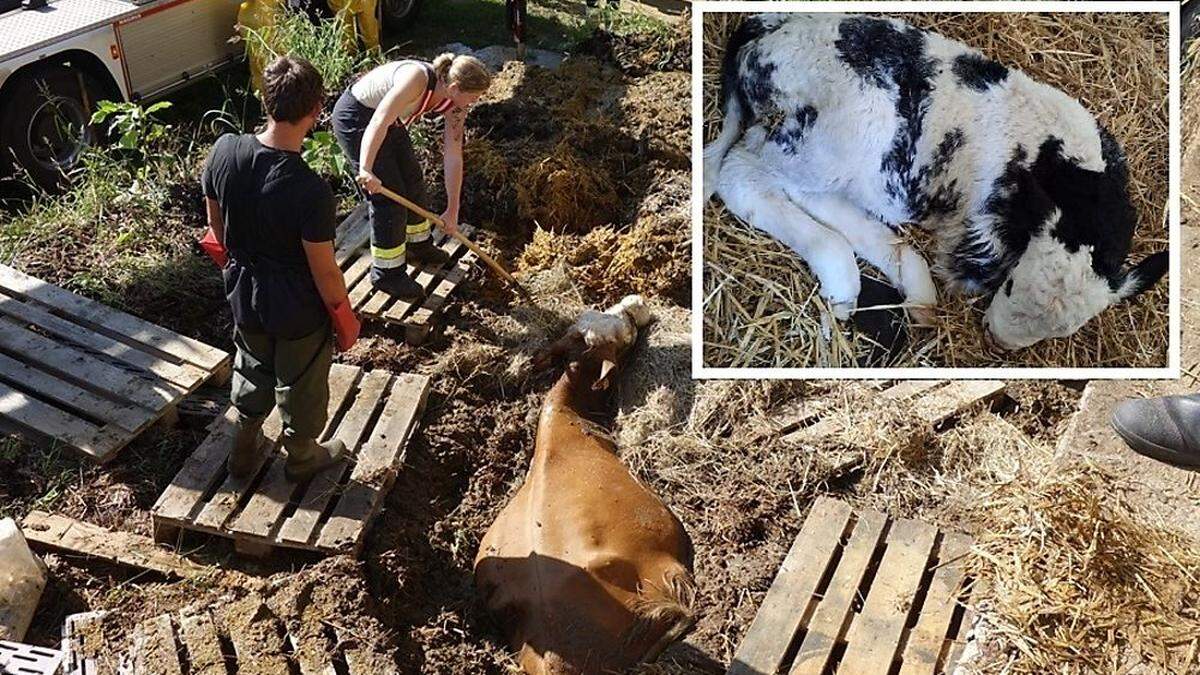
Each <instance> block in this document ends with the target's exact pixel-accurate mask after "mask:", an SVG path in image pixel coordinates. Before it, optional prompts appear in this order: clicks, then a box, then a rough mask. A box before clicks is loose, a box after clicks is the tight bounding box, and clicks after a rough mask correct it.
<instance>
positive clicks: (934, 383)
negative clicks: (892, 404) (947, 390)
mask: <svg viewBox="0 0 1200 675" xmlns="http://www.w3.org/2000/svg"><path fill="white" fill-rule="evenodd" d="M945 383H946V381H945V380H904V381H903V382H897V383H896V384H894V385H892V386H890V387H888V388H887V389H884V390H883V391H882V392H880V395H881V396H883V397H884V398H888V399H891V400H893V401H903V400H906V399H910V398H912V397H914V396H917V395H919V394H924V393H926V392H929V391H931V390H933V389H937V388H938V387H940V386H942V385H943V384H945Z"/></svg>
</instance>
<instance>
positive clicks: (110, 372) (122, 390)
mask: <svg viewBox="0 0 1200 675" xmlns="http://www.w3.org/2000/svg"><path fill="white" fill-rule="evenodd" d="M0 348H2V349H4V350H5V351H7V352H9V353H10V354H20V355H21V359H22V360H24V361H25V362H26V363H30V364H36V365H37V367H39V368H43V369H45V370H48V371H49V372H51V373H53V374H54V375H55V376H57V377H61V378H62V379H65V380H69V381H71V382H73V383H74V384H77V385H79V386H81V387H85V388H89V389H92V390H94V391H96V392H97V393H104V394H109V395H112V396H113V397H115V398H119V399H122V400H125V401H129V402H130V403H134V404H136V405H139V406H142V407H143V408H147V409H150V410H161V409H163V408H165V407H166V406H168V405H170V404H172V403H174V402H175V401H178V400H179V399H180V398H183V396H184V395H185V394H187V390H186V389H183V388H181V387H179V386H178V385H175V384H172V383H170V382H166V381H163V380H152V379H148V378H146V377H141V376H139V375H137V374H135V373H133V372H131V371H128V370H124V369H122V368H118V367H116V366H113V365H110V364H107V363H104V362H102V361H99V360H97V359H96V358H94V357H92V356H90V355H89V354H87V353H85V352H81V351H79V350H77V349H75V348H73V347H70V346H68V345H65V344H63V343H61V342H55V341H54V340H51V339H50V338H47V337H44V336H42V335H38V334H37V333H34V332H33V331H30V330H26V329H25V328H22V327H21V326H18V325H17V324H14V323H11V322H9V321H0Z"/></svg>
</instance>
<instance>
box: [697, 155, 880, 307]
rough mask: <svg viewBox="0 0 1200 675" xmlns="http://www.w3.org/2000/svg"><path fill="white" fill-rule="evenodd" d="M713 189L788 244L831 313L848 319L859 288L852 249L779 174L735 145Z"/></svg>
mask: <svg viewBox="0 0 1200 675" xmlns="http://www.w3.org/2000/svg"><path fill="white" fill-rule="evenodd" d="M717 194H719V195H720V196H721V199H722V200H723V201H724V202H725V206H726V208H728V209H729V210H730V211H732V212H733V213H734V214H735V215H737V216H738V217H739V218H741V219H742V220H744V221H746V222H747V223H750V224H751V225H753V226H754V227H757V228H758V229H760V230H762V231H764V232H766V233H767V234H770V235H771V236H773V237H775V238H776V239H778V240H779V241H781V242H783V243H784V244H786V245H787V246H788V247H790V248H791V249H792V250H793V251H795V252H796V253H799V254H800V257H801V258H804V261H805V262H806V263H808V266H809V267H810V268H812V271H813V273H814V274H815V275H816V276H817V279H818V280H819V281H820V282H821V294H822V295H823V296H824V297H825V298H826V299H827V300H828V301H829V305H830V308H831V311H832V312H833V315H834V316H835V317H837V318H838V319H841V320H846V319H848V318H850V312H852V311H853V310H854V306H855V303H856V302H857V301H858V292H859V290H860V288H861V281H860V280H859V273H858V264H857V262H856V261H855V259H854V249H853V248H852V247H851V246H850V242H849V241H847V240H846V238H845V237H843V236H842V235H841V234H840V233H839V232H837V231H836V230H833V229H831V228H829V227H826V226H825V225H822V224H821V223H820V222H818V221H817V220H815V219H813V217H812V216H810V215H808V214H807V213H805V212H804V210H803V209H801V208H800V207H799V206H797V205H796V203H795V202H793V201H792V200H791V199H789V198H788V196H787V193H786V191H785V190H784V188H783V185H782V184H781V182H780V181H779V179H778V178H776V177H775V176H773V175H772V174H771V173H770V171H768V170H767V167H766V165H765V164H764V163H763V161H762V160H761V159H759V158H758V157H757V156H755V155H754V154H753V153H751V152H749V151H747V150H746V149H745V148H744V147H743V146H741V145H738V146H735V147H734V148H733V149H731V150H730V151H729V154H728V155H726V157H725V161H724V163H723V164H722V167H721V174H720V177H719V178H718V182H717Z"/></svg>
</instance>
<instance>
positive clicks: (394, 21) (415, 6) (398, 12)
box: [378, 0, 422, 33]
mask: <svg viewBox="0 0 1200 675" xmlns="http://www.w3.org/2000/svg"><path fill="white" fill-rule="evenodd" d="M421 1H422V0H378V3H379V14H380V17H379V18H380V23H381V24H382V25H383V27H384V29H385V30H386V31H387V32H388V33H393V32H396V31H399V30H403V29H405V28H408V27H409V26H411V25H412V24H413V22H414V21H416V20H417V14H418V13H420V11H421Z"/></svg>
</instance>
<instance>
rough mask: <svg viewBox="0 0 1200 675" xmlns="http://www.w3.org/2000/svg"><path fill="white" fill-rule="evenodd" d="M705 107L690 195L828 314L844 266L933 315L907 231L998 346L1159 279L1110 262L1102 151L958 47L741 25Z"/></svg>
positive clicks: (1114, 166)
mask: <svg viewBox="0 0 1200 675" xmlns="http://www.w3.org/2000/svg"><path fill="white" fill-rule="evenodd" d="M721 106H722V109H723V111H724V113H725V121H724V126H723V128H722V130H721V134H720V136H719V137H718V138H717V139H716V140H715V141H714V142H713V143H712V144H710V145H709V146H707V147H706V148H705V149H704V192H705V195H704V196H705V199H708V198H709V197H711V196H712V194H713V193H714V192H716V193H717V194H719V195H720V197H721V199H722V200H724V202H725V205H726V206H727V207H728V208H729V209H730V210H731V211H732V212H733V213H735V214H736V215H738V216H739V217H741V218H742V219H743V220H745V221H746V222H748V223H750V224H751V225H754V226H755V227H757V228H759V229H762V230H764V231H766V232H768V233H769V234H771V235H772V236H774V237H775V238H777V239H779V240H780V241H781V242H783V243H785V244H787V245H788V246H790V247H791V248H793V249H794V250H795V251H796V252H797V253H799V254H800V255H801V256H802V257H803V258H804V260H805V261H806V262H807V263H808V264H809V266H810V267H811V268H812V270H813V272H814V273H815V274H816V276H817V278H818V279H819V280H820V283H821V292H822V295H824V296H825V297H827V298H828V299H829V301H830V304H831V306H832V308H833V312H834V314H835V316H837V317H838V318H839V319H845V318H847V317H848V316H849V314H850V312H851V311H852V310H853V309H854V306H855V300H856V298H857V297H858V293H859V272H858V267H857V264H856V262H855V254H857V255H859V256H861V257H862V258H863V259H865V260H866V261H868V262H869V263H871V264H872V265H875V266H876V267H878V268H879V269H880V271H881V272H883V273H884V274H885V275H886V276H887V277H888V279H889V280H890V281H891V282H892V284H893V285H895V286H896V288H897V289H899V290H900V291H901V292H902V293H904V294H905V297H906V302H907V303H908V304H910V305H914V306H918V307H927V308H932V307H933V306H934V305H936V303H937V291H936V289H935V287H934V284H933V278H932V276H931V275H930V271H929V266H928V265H927V264H926V262H925V260H924V259H923V258H922V257H921V255H920V254H919V253H917V251H916V250H915V249H914V248H913V247H912V246H911V245H910V244H909V243H907V242H905V241H904V240H903V239H902V238H901V234H902V232H901V229H900V228H901V225H903V224H906V223H912V224H916V225H918V226H920V227H923V228H927V229H930V230H932V231H934V232H935V233H936V240H937V254H936V258H935V260H936V265H935V269H936V270H937V272H938V274H939V276H940V277H942V278H944V279H945V280H946V281H947V282H948V283H949V284H950V286H951V287H952V288H954V289H956V290H959V291H963V292H967V293H991V292H994V296H993V298H992V301H991V305H990V306H989V307H988V309H987V312H986V315H985V317H984V327H985V329H986V330H987V331H988V333H989V334H990V337H991V339H992V341H993V342H995V343H996V344H997V345H998V346H1000V347H1003V348H1006V349H1016V348H1020V347H1026V346H1029V345H1032V344H1034V343H1036V342H1038V341H1039V340H1042V339H1044V338H1049V337H1064V336H1067V335H1070V334H1072V333H1074V332H1075V331H1076V330H1078V329H1079V328H1080V327H1081V326H1082V325H1083V324H1084V323H1086V322H1087V321H1088V320H1089V319H1091V318H1092V317H1093V316H1095V315H1096V314H1098V313H1099V312H1100V311H1101V310H1103V309H1104V308H1106V307H1108V306H1109V305H1111V304H1113V303H1114V302H1117V301H1119V300H1123V299H1126V298H1130V297H1132V296H1134V295H1137V294H1138V293H1140V292H1141V291H1143V290H1145V289H1146V288H1148V287H1149V286H1151V285H1153V284H1154V283H1155V282H1156V281H1157V280H1158V279H1159V278H1160V277H1161V276H1162V275H1163V274H1164V273H1165V272H1166V269H1167V260H1168V257H1167V254H1166V252H1162V253H1156V254H1154V255H1151V256H1149V257H1148V258H1146V259H1145V260H1143V261H1141V263H1139V264H1138V265H1137V266H1136V267H1134V268H1132V269H1128V270H1127V269H1125V268H1124V261H1125V257H1126V255H1127V254H1128V253H1129V248H1130V243H1131V240H1132V238H1133V231H1134V226H1135V217H1134V211H1133V208H1132V206H1131V204H1130V201H1129V196H1128V193H1127V191H1126V183H1127V179H1128V175H1127V169H1126V166H1125V158H1124V154H1123V153H1122V150H1121V147H1120V145H1119V144H1118V143H1117V141H1116V140H1115V139H1114V138H1113V137H1112V136H1111V135H1109V134H1108V132H1107V131H1106V130H1105V129H1104V128H1103V127H1101V126H1100V125H1099V124H1098V123H1097V122H1096V119H1095V117H1093V116H1092V114H1091V113H1089V112H1088V111H1087V110H1085V109H1084V107H1083V106H1082V105H1080V104H1079V102H1078V101H1076V100H1075V99H1073V98H1071V97H1070V96H1068V95H1067V94H1064V93H1063V92H1061V91H1059V90H1057V89H1055V88H1053V87H1050V86H1047V85H1044V84H1041V83H1039V82H1035V81H1033V80H1032V79H1030V78H1029V77H1028V76H1026V75H1025V74H1024V73H1021V72H1019V71H1016V70H1012V69H1010V68H1006V67H1005V66H1003V65H1001V64H999V63H996V62H994V61H991V60H989V59H987V58H985V57H984V56H982V55H981V54H980V53H979V52H976V51H974V50H972V49H970V48H969V47H967V46H966V45H964V44H962V43H960V42H956V41H954V40H950V39H947V38H945V37H942V36H940V35H937V34H935V33H930V32H926V31H923V30H919V29H917V28H914V27H912V26H910V25H908V24H906V23H904V22H902V21H897V20H893V19H880V18H871V17H865V16H847V15H836V14H761V15H756V16H753V17H749V18H747V20H746V21H744V22H743V23H742V24H741V26H740V27H739V28H738V29H737V30H736V31H735V32H734V34H733V35H732V36H731V38H730V40H729V44H728V45H727V48H726V52H725V61H724V66H723V77H722V91H721ZM926 311H929V310H926ZM918 316H920V315H919V314H918Z"/></svg>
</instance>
